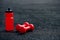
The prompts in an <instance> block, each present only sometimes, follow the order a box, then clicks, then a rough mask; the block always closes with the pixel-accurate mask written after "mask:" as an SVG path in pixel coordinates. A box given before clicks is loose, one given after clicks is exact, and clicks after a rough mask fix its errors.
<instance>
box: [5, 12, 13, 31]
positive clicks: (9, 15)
mask: <svg viewBox="0 0 60 40" xmlns="http://www.w3.org/2000/svg"><path fill="white" fill-rule="evenodd" d="M5 30H6V31H13V30H14V14H13V12H12V11H6V12H5Z"/></svg>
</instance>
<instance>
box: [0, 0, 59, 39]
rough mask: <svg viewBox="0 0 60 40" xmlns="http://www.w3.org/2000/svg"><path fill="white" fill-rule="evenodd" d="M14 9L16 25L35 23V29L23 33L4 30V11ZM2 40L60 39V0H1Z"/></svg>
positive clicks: (0, 29)
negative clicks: (26, 22)
mask: <svg viewBox="0 0 60 40" xmlns="http://www.w3.org/2000/svg"><path fill="white" fill-rule="evenodd" d="M8 7H10V8H11V9H12V10H13V11H14V21H15V23H14V24H15V25H16V24H17V23H20V24H23V23H24V22H25V21H28V22H29V23H33V24H34V26H35V30H34V31H33V32H27V33H25V34H23V35H21V34H19V33H17V32H16V31H15V30H14V32H5V31H4V28H5V26H4V17H5V16H4V12H5V10H7V8H8ZM0 40H60V0H0Z"/></svg>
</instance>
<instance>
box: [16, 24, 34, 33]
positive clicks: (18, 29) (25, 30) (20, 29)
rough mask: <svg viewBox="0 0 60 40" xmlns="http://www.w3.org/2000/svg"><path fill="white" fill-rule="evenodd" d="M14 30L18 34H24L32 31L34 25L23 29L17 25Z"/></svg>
mask: <svg viewBox="0 0 60 40" xmlns="http://www.w3.org/2000/svg"><path fill="white" fill-rule="evenodd" d="M16 30H17V31H18V32H19V33H26V32H27V31H29V30H31V31H33V30H34V25H33V24H29V25H28V26H27V27H24V26H22V25H20V24H18V25H17V26H16Z"/></svg>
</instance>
